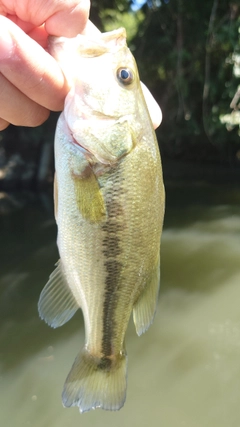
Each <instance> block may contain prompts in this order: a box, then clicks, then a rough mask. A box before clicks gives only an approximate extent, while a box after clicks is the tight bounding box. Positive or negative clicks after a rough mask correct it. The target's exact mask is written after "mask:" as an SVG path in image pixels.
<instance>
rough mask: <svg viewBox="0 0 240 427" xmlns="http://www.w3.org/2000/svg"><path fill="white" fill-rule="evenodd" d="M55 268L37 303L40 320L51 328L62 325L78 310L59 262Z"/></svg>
mask: <svg viewBox="0 0 240 427" xmlns="http://www.w3.org/2000/svg"><path fill="white" fill-rule="evenodd" d="M56 266H57V267H56V268H55V270H54V271H53V273H52V274H51V275H50V277H49V280H48V282H47V284H46V285H45V287H44V288H43V290H42V292H41V294H40V298H39V301H38V311H39V315H40V317H41V319H43V320H45V322H46V323H47V324H48V325H49V326H51V327H52V328H58V327H59V326H62V325H64V324H65V323H66V322H68V320H70V319H71V318H72V316H73V315H74V314H75V312H76V311H77V309H78V308H79V305H78V304H77V302H76V300H75V298H74V296H73V294H72V292H71V289H70V288H69V286H68V284H67V280H66V278H65V275H64V272H63V269H62V267H61V260H59V261H58V262H57V264H56Z"/></svg>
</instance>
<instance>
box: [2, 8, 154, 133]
mask: <svg viewBox="0 0 240 427" xmlns="http://www.w3.org/2000/svg"><path fill="white" fill-rule="evenodd" d="M89 8H90V2H89V0H64V1H59V0H21V1H15V0H0V131H1V130H3V129H5V128H6V127H7V126H8V125H9V123H12V124H14V125H16V126H30V127H34V126H38V125H40V124H42V123H43V122H44V121H45V120H47V118H48V116H49V114H50V111H61V110H62V109H63V105H64V99H65V97H66V95H67V93H68V91H69V89H70V88H69V86H68V84H67V81H66V79H65V77H64V75H63V72H62V70H61V68H60V66H59V64H58V63H57V61H55V59H53V58H52V56H50V55H49V54H48V53H47V51H46V50H45V49H46V48H47V37H48V35H54V36H64V37H74V36H76V35H77V34H79V33H82V34H86V35H87V36H91V35H96V34H97V33H98V32H99V30H98V29H97V28H96V27H95V26H94V25H93V24H92V23H91V22H90V21H89V20H88V16H89ZM143 91H144V95H145V98H146V101H147V104H148V108H149V111H150V115H151V118H152V121H153V124H154V127H155V128H156V127H158V126H159V124H160V123H161V119H162V114H161V110H160V108H159V106H158V104H157V103H156V101H155V100H154V99H153V97H152V96H151V94H150V92H149V91H148V89H147V88H146V87H145V86H143Z"/></svg>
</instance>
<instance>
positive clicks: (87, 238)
mask: <svg viewBox="0 0 240 427" xmlns="http://www.w3.org/2000/svg"><path fill="white" fill-rule="evenodd" d="M50 45H51V49H52V50H51V54H52V55H53V56H54V57H55V58H56V59H57V60H59V62H60V63H61V61H62V66H63V68H64V67H65V68H64V72H65V75H66V78H67V79H68V81H69V82H70V87H71V89H70V91H69V93H68V95H67V97H66V100H65V106H64V110H63V112H62V113H61V115H60V117H59V119H58V123H57V128H56V133H55V181H54V207H55V218H56V223H57V228H58V235H57V245H58V251H59V255H60V258H59V261H58V262H57V264H56V268H55V270H54V271H53V273H52V274H51V275H50V277H49V280H48V282H47V284H46V285H45V287H44V289H43V291H42V292H41V295H40V298H39V303H38V309H39V314H40V317H41V318H42V319H44V320H45V322H46V323H47V324H48V325H50V326H51V327H53V328H57V327H60V326H62V325H64V324H65V323H66V322H67V321H69V320H70V319H71V318H72V316H73V315H74V314H75V313H76V311H77V310H78V309H79V308H81V310H82V313H83V318H84V325H85V344H84V346H83V349H82V350H80V352H79V354H78V355H77V357H76V359H75V361H74V363H73V366H72V368H71V370H70V372H69V374H68V376H67V379H66V382H65V384H64V389H63V393H62V402H63V405H64V406H65V407H72V406H78V408H79V410H80V412H86V411H89V410H91V409H96V408H101V409H105V410H112V411H116V410H119V409H120V408H121V407H122V406H123V405H124V402H125V399H126V388H127V352H126V346H125V334H126V330H127V327H128V323H129V320H130V317H131V314H132V313H133V321H134V324H135V328H136V332H137V334H138V335H139V336H140V335H141V334H142V333H144V332H145V331H146V330H147V329H148V328H149V326H150V325H151V323H152V322H153V318H154V315H155V311H156V307H157V303H158V293H159V285H160V241H161V234H162V227H163V218H164V210H165V191H164V184H163V175H162V166H161V158H160V152H159V147H158V143H157V139H156V135H155V131H154V129H153V125H152V121H151V118H150V115H149V112H148V108H147V105H146V102H145V99H144V96H143V92H142V87H141V84H140V79H139V74H138V69H137V65H136V62H135V59H134V57H133V55H132V53H131V51H130V50H129V48H128V47H127V43H126V30H125V29H124V28H120V29H117V30H114V31H110V32H106V33H101V35H99V36H98V37H94V38H89V37H87V36H84V35H78V36H77V37H76V38H74V39H64V38H61V37H60V38H53V40H50Z"/></svg>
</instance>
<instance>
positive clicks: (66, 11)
mask: <svg viewBox="0 0 240 427" xmlns="http://www.w3.org/2000/svg"><path fill="white" fill-rule="evenodd" d="M45 3H47V2H45ZM59 4H60V6H61V8H62V10H58V11H56V12H55V13H53V14H52V15H51V16H50V17H48V19H45V21H46V23H45V28H46V31H47V32H48V33H49V34H50V35H54V36H64V37H74V36H76V35H77V34H79V33H82V31H83V30H84V28H85V26H86V23H87V20H88V17H89V10H90V1H89V0H81V1H76V0H75V1H74V0H72V1H69V0H68V1H67V2H66V1H65V2H64V3H63V4H61V2H59ZM46 12H47V13H49V12H48V9H47V8H46ZM48 16H49V15H48ZM66 23H67V25H66Z"/></svg>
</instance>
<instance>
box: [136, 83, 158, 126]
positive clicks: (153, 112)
mask: <svg viewBox="0 0 240 427" xmlns="http://www.w3.org/2000/svg"><path fill="white" fill-rule="evenodd" d="M141 86H142V91H143V95H144V98H145V101H146V104H147V107H148V111H149V114H150V117H151V119H152V123H153V127H154V129H157V128H158V126H159V125H160V124H161V122H162V111H161V108H160V107H159V105H158V103H157V102H156V101H155V99H154V98H153V96H152V94H151V92H150V91H149V90H148V88H147V87H146V86H145V84H144V83H142V82H141Z"/></svg>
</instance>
